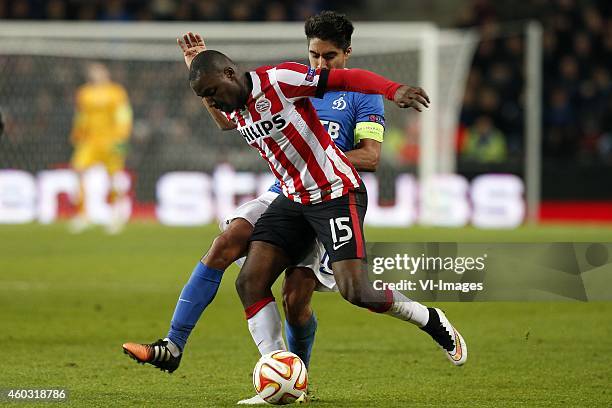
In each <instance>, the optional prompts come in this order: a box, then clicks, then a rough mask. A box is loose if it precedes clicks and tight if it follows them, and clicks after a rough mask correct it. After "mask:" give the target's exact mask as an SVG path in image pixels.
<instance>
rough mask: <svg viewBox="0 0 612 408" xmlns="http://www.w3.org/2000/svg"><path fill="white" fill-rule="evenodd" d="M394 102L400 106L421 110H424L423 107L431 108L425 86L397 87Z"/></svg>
mask: <svg viewBox="0 0 612 408" xmlns="http://www.w3.org/2000/svg"><path fill="white" fill-rule="evenodd" d="M393 102H395V104H396V105H397V106H399V107H400V108H413V109H415V110H417V111H419V112H422V111H423V108H429V96H427V94H426V93H425V91H424V90H423V88H415V87H412V86H408V85H402V86H401V87H399V88H398V89H397V91H396V92H395V96H394V97H393Z"/></svg>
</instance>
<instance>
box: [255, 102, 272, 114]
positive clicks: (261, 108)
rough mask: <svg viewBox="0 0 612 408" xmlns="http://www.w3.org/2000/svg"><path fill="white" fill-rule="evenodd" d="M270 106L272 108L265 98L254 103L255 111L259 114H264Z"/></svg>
mask: <svg viewBox="0 0 612 408" xmlns="http://www.w3.org/2000/svg"><path fill="white" fill-rule="evenodd" d="M270 106H272V103H270V101H269V100H267V99H266V98H261V99H259V100H258V101H257V102H255V110H256V111H257V112H259V113H264V112H267V111H269V110H270Z"/></svg>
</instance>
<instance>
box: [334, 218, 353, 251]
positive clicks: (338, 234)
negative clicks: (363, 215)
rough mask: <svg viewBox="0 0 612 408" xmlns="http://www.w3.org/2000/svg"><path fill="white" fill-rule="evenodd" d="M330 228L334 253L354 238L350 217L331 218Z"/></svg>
mask: <svg viewBox="0 0 612 408" xmlns="http://www.w3.org/2000/svg"><path fill="white" fill-rule="evenodd" d="M329 226H330V228H331V235H332V241H333V248H334V251H336V250H338V249H339V248H340V247H342V246H344V245H346V244H348V243H349V242H350V240H351V238H353V230H351V224H350V218H349V217H338V218H330V219H329Z"/></svg>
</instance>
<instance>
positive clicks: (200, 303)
mask: <svg viewBox="0 0 612 408" xmlns="http://www.w3.org/2000/svg"><path fill="white" fill-rule="evenodd" d="M222 277H223V271H220V270H217V269H213V268H210V267H208V266H206V265H204V264H203V263H202V262H198V265H197V266H196V267H195V268H194V270H193V272H192V273H191V277H190V278H189V281H188V282H187V284H186V285H185V287H184V288H183V291H182V292H181V296H179V300H178V301H177V302H176V309H174V315H173V316H172V322H171V323H170V331H169V332H168V338H169V339H170V340H172V342H173V343H174V344H176V345H177V346H179V347H180V348H181V350H183V349H184V348H185V343H187V338H188V337H189V335H190V334H191V331H192V330H193V328H194V327H195V325H196V323H197V322H198V320H199V319H200V316H201V315H202V312H204V309H206V307H207V306H208V305H209V304H210V302H212V300H213V299H214V298H215V295H216V294H217V289H219V284H220V283H221V278H222Z"/></svg>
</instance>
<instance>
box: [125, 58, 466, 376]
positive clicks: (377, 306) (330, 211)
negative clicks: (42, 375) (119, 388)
mask: <svg viewBox="0 0 612 408" xmlns="http://www.w3.org/2000/svg"><path fill="white" fill-rule="evenodd" d="M202 54H203V56H204V55H205V54H207V55H205V56H206V59H203V58H200V59H201V64H200V66H199V67H197V69H196V70H194V67H193V66H192V69H191V73H192V79H193V80H194V81H193V82H192V85H194V90H196V92H197V93H198V94H199V95H200V96H203V97H205V98H208V100H209V101H210V102H212V107H210V106H209V109H210V110H211V113H213V114H217V115H218V112H217V111H216V110H215V108H220V109H221V110H223V111H225V112H228V113H229V115H227V117H228V118H229V119H231V120H232V121H234V122H235V123H236V125H237V127H238V128H239V130H240V131H241V133H242V134H243V136H244V137H245V139H246V140H247V142H249V144H251V145H253V146H254V147H255V148H257V149H258V150H259V151H260V154H262V156H263V157H264V158H265V159H267V160H268V162H269V164H270V167H271V169H272V171H273V172H274V173H275V174H276V175H277V177H278V178H279V179H280V180H281V184H282V186H283V193H284V194H285V195H286V196H287V197H290V198H291V200H292V201H289V200H286V201H285V203H284V205H285V207H286V206H287V202H289V203H291V204H293V203H299V204H297V205H298V207H296V208H298V209H299V210H298V212H301V214H298V217H297V218H300V217H301V218H303V219H302V221H304V220H306V219H308V217H311V219H312V216H313V215H315V218H316V217H317V215H316V213H318V214H319V215H324V217H323V218H325V217H327V218H329V219H330V220H332V221H335V225H334V223H331V221H330V225H331V234H330V232H328V231H327V230H326V229H325V228H324V227H322V226H321V225H317V228H318V230H317V232H318V233H319V234H320V235H323V236H324V239H326V240H327V242H326V244H327V245H326V247H328V250H331V249H332V248H333V250H334V251H335V253H334V254H333V255H331V260H332V262H334V261H335V262H338V263H340V265H342V261H344V260H348V266H347V265H346V262H345V263H344V265H343V266H345V267H346V268H347V269H344V270H343V275H344V278H345V280H344V281H343V286H342V287H341V291H342V288H344V289H345V290H344V291H342V293H343V295H344V296H345V297H347V298H349V300H350V301H352V302H353V303H356V304H358V305H361V306H370V307H371V308H372V309H374V310H378V311H381V312H382V311H387V312H389V314H391V315H394V316H396V317H399V318H403V319H405V320H411V316H412V315H413V314H415V313H416V312H415V311H414V307H411V306H410V305H411V304H412V305H413V306H420V307H421V310H420V311H421V319H420V321H421V324H420V325H421V326H423V325H425V326H432V325H431V324H425V323H427V320H430V321H431V320H435V321H436V322H437V325H436V326H439V327H438V328H439V329H442V330H443V329H444V326H447V327H451V328H452V326H450V323H448V322H447V321H446V319H445V318H444V316H443V314H442V315H440V313H441V312H439V311H437V310H435V309H429V310H428V309H427V308H425V307H424V306H422V305H418V304H416V302H408V300H407V299H406V298H403V297H400V296H401V294H399V293H386V294H385V296H387V298H385V299H383V300H382V301H377V300H376V299H370V300H367V301H365V302H364V301H363V300H364V299H365V298H364V299H358V298H356V297H354V293H351V291H354V286H352V285H351V280H352V279H354V277H356V279H357V280H359V279H361V277H360V276H359V275H360V271H359V269H363V268H362V267H358V268H355V265H356V264H355V262H352V264H351V261H358V262H360V261H359V258H361V257H364V256H365V252H364V248H363V238H362V231H361V228H362V226H361V224H362V222H363V215H364V213H365V200H367V198H366V197H365V192H364V191H362V187H361V186H360V184H361V183H360V179H359V176H358V175H357V173H356V172H355V171H354V169H353V168H352V166H350V163H349V162H348V160H347V159H346V157H344V155H342V153H340V151H339V150H338V149H337V148H336V147H335V145H333V143H331V140H330V138H329V135H328V134H327V132H325V131H324V130H323V129H322V127H321V126H320V123H319V122H318V120H317V118H316V115H313V109H312V106H311V105H310V104H309V103H304V102H300V101H304V97H307V96H312V95H315V94H316V93H318V92H319V91H320V90H322V89H323V88H324V86H321V82H320V77H321V76H323V77H324V79H323V83H324V82H325V81H326V80H327V79H330V80H331V83H333V84H335V85H331V86H332V87H334V86H335V87H338V88H340V89H341V88H343V87H344V88H346V89H348V90H362V89H363V90H365V91H368V92H375V91H378V92H380V91H381V90H382V89H384V88H386V92H385V93H386V95H387V97H388V98H395V99H396V103H398V105H399V106H401V107H415V109H418V110H420V108H419V106H418V105H417V104H418V103H420V104H422V105H424V106H426V104H427V101H426V95H424V93H423V92H422V90H419V89H414V88H408V87H403V89H401V90H399V91H398V89H400V86H399V84H393V83H391V82H389V81H386V80H385V79H384V78H382V77H379V76H376V75H373V74H371V73H367V72H364V71H354V72H353V74H354V75H353V76H351V79H353V80H357V81H359V80H364V81H372V83H370V84H366V87H365V88H355V87H351V86H350V85H349V84H347V83H346V80H348V79H349V78H342V75H332V74H331V73H330V72H329V71H326V70H323V71H320V72H318V71H315V70H312V69H308V68H307V67H305V66H301V65H299V64H294V63H287V64H281V66H278V67H276V68H269V69H268V68H263V69H260V70H257V71H256V72H252V73H248V74H247V75H248V76H246V77H244V78H246V81H244V78H243V80H242V81H241V80H236V79H237V78H239V77H240V74H239V71H238V69H237V67H235V65H233V63H232V62H231V61H230V60H229V59H227V57H225V56H223V55H222V54H220V53H215V52H212V53H210V52H207V53H202ZM202 71H204V72H206V73H208V74H211V73H212V74H211V75H214V76H217V79H219V78H218V77H219V76H225V77H227V79H229V80H230V81H229V83H225V84H223V86H222V84H218V86H219V88H220V89H222V90H223V87H225V89H224V90H223V91H222V92H219V93H218V94H217V89H211V88H210V87H208V88H202V81H199V80H198V79H201V75H202ZM194 72H196V74H195V75H194ZM332 72H333V71H332ZM336 72H337V71H336ZM328 75H329V76H330V77H329V78H327V76H328ZM279 78H280V79H281V80H280V81H279ZM333 81H338V82H333ZM213 83H214V82H213ZM247 92H248V93H247ZM398 95H399V97H397V96H398ZM215 96H216V97H215ZM245 100H246V101H247V102H246V104H247V108H246V109H241V107H242V105H244V103H245V102H244V101H245ZM338 100H339V102H337V103H336V106H337V107H340V106H342V104H343V103H342V100H341V99H340V98H338ZM306 101H307V99H306ZM298 129H299V130H298ZM300 132H303V134H304V135H305V136H307V137H310V138H311V139H313V140H310V141H309V140H308V139H307V138H305V137H303V136H304V135H302V133H300ZM275 134H276V136H277V138H276V140H275V138H273V137H271V136H272V135H275ZM279 135H280V136H279ZM266 139H268V140H267V141H263V142H262V140H266ZM298 167H301V168H302V171H298ZM341 198H342V199H343V200H341ZM276 201H278V200H276ZM317 203H321V204H325V203H328V204H332V205H328V206H325V207H320V206H319V207H318V209H317V210H316V211H310V210H312V209H313V208H315V205H316V204H317ZM281 204H283V203H281ZM301 207H304V208H303V209H300V208H301ZM279 208H281V212H283V211H286V210H287V209H288V210H289V212H291V211H292V210H295V208H293V209H292V208H285V209H282V205H281V207H279ZM305 209H307V210H308V211H307V210H305ZM343 210H344V212H347V214H349V213H350V217H336V218H331V217H333V216H335V215H337V213H338V212H342V211H343ZM268 212H270V211H268ZM307 212H308V213H309V215H306V213H307ZM266 214H268V213H266ZM277 217H278V216H277ZM271 218H272V219H274V216H272V217H271ZM290 218H291V217H290ZM294 218H295V217H294ZM297 218H295V219H289V220H287V219H286V218H285V219H283V218H282V217H281V218H280V221H283V222H285V221H287V223H285V226H284V227H283V226H282V224H283V222H280V224H279V225H281V228H280V230H283V229H284V230H285V231H289V230H292V229H293V228H292V227H296V226H297V227H298V228H295V230H294V231H293V232H294V234H295V233H296V232H297V235H294V238H296V239H295V240H294V241H295V242H296V243H297V242H300V241H299V240H298V239H297V238H303V236H302V232H303V233H305V234H306V236H308V234H310V235H312V238H314V230H313V229H312V228H311V227H309V226H308V225H306V224H305V223H304V222H302V223H299V220H298V222H295V221H296V219H297ZM277 219H278V218H277ZM232 224H233V223H232ZM258 225H259V223H258ZM268 225H270V221H268ZM287 226H289V228H287ZM334 228H337V229H338V231H337V232H338V235H340V236H336V231H335V230H334ZM267 229H268V227H266V226H264V227H261V228H260V236H259V239H254V241H256V242H255V243H254V244H253V246H257V242H261V241H263V242H268V241H269V240H273V239H275V238H278V237H273V238H270V236H271V235H269V234H268V235H266V234H267V233H263V235H262V232H261V231H264V230H267ZM347 230H348V234H345V235H341V233H346V232H347ZM353 231H355V233H353ZM255 232H256V233H257V228H256V230H255ZM277 233H278V229H277ZM272 235H273V234H272ZM349 235H351V237H349ZM353 236H355V239H351V238H352V237H353ZM281 241H286V240H283V239H282V238H281ZM286 242H288V241H286ZM213 247H214V245H213ZM271 247H272V246H271ZM342 247H344V249H341V248H342ZM303 249H304V248H301V247H300V246H299V245H293V246H291V245H290V246H288V247H286V248H283V249H280V248H279V249H278V251H277V252H276V253H275V254H274V256H275V257H277V258H278V259H281V260H283V261H284V263H285V264H286V265H283V266H288V265H290V264H291V261H293V260H298V255H297V254H298V253H300V252H302V251H303ZM272 252H273V251H272ZM287 253H288V254H289V257H288V256H287ZM209 255H210V253H209ZM334 257H335V258H334ZM339 258H344V259H339ZM230 262H231V261H230ZM279 265H280V264H279ZM204 266H205V267H206V265H205V264H204ZM273 266H277V264H273ZM351 268H352V269H353V270H351ZM196 269H198V268H196ZM247 269H248V268H247ZM282 269H283V268H281V270H282ZM195 272H197V271H194V275H195ZM204 272H206V271H204ZM241 275H242V274H241ZM273 275H274V274H272V275H271V276H273ZM214 277H217V276H214ZM199 278H200V279H201V280H209V281H211V280H213V279H210V278H211V276H210V272H209V273H208V274H207V275H206V274H200V276H199ZM275 278H276V277H274V279H275ZM192 279H193V276H192ZM192 279H191V280H192ZM218 279H219V280H220V276H218ZM191 280H190V282H191ZM245 282H246V281H245V280H244V279H243V281H240V280H239V284H238V287H239V291H240V290H241V289H242V293H241V295H243V297H244V296H245V295H246V296H247V302H248V301H249V298H248V296H251V295H249V294H248V293H246V292H244V289H245V286H244V283H245ZM358 283H359V282H358ZM188 286H189V285H188ZM188 286H186V287H185V290H184V291H183V294H182V295H181V298H183V297H184V296H183V295H184V294H185V291H186V290H187V289H188ZM215 292H216V289H215ZM264 292H265V290H264ZM265 294H266V293H264V295H265ZM213 296H214V294H213ZM256 296H257V295H255V297H256ZM389 296H391V298H389ZM260 297H261V296H260ZM211 300H212V298H211ZM209 301H210V300H209ZM244 301H245V299H244V298H243V302H244ZM189 303H191V302H189ZM381 304H382V305H381ZM180 305H181V300H179V305H177V311H178V309H179V307H180ZM202 309H203V308H202ZM383 309H384V310H383ZM272 310H273V311H276V313H275V314H274V313H273V312H272V314H271V315H270V313H268V312H269V311H272ZM247 313H251V314H252V316H251V317H256V316H259V318H258V319H256V320H259V322H260V323H261V322H264V323H265V322H267V323H270V322H271V323H272V324H271V325H270V324H264V325H261V327H262V328H263V327H266V326H267V328H270V327H271V328H273V330H272V331H275V329H274V328H275V327H280V317H279V316H278V311H277V310H276V307H275V304H274V302H273V301H272V300H271V299H270V298H269V297H266V296H264V298H263V299H260V300H258V301H255V302H254V303H253V304H252V305H251V307H247ZM199 314H201V310H200V312H199V313H197V315H198V317H199ZM425 315H429V316H425ZM430 316H434V319H431V318H430ZM175 317H176V312H175ZM196 320H197V318H196ZM277 320H278V324H276V321H277ZM412 321H413V322H415V323H416V320H415V319H412ZM194 324H195V321H194ZM417 324H418V323H417ZM173 326H174V321H173ZM249 326H252V324H251V319H249ZM257 326H260V325H259V324H257ZM191 327H193V325H192V326H191ZM267 328H266V329H265V330H264V331H267ZM426 331H427V330H426ZM171 332H172V331H171ZM279 332H280V330H279ZM446 332H448V329H447V330H446ZM252 334H253V336H254V338H255V337H256V336H258V335H259V334H258V333H256V330H255V331H254V330H252ZM430 334H432V336H433V337H434V338H436V337H439V335H435V334H433V332H431V331H430ZM446 336H447V337H451V336H452V337H453V338H451V339H450V341H452V342H456V339H457V335H456V334H455V336H453V334H447V335H446ZM267 340H270V339H267ZM436 340H437V341H438V343H440V344H442V343H441V341H440V340H439V339H436ZM162 342H163V343H161V344H159V345H156V344H153V345H140V346H143V347H145V348H146V349H147V350H146V351H147V353H149V354H151V353H152V351H153V350H155V353H154V354H155V356H154V358H153V360H155V361H153V362H152V361H147V360H145V359H143V358H141V357H139V356H138V354H139V353H138V352H136V353H134V352H133V350H129V347H128V348H127V349H126V351H127V352H128V353H130V354H132V355H133V356H134V357H136V358H137V359H139V360H140V361H147V362H151V363H152V364H154V365H156V366H158V367H160V366H161V364H159V363H163V362H170V361H172V360H177V363H176V365H175V367H174V368H173V369H175V368H176V366H178V361H179V360H180V355H179V356H178V358H177V356H176V355H175V353H169V352H168V351H169V350H168V347H167V346H168V345H170V344H171V343H173V342H169V341H167V340H164V341H162ZM280 342H281V343H282V337H280ZM263 343H266V344H264V347H269V346H270V344H269V343H270V341H266V339H264V341H263ZM272 343H273V344H274V348H284V344H280V343H278V342H276V343H275V340H273V341H272ZM162 346H163V348H162ZM276 346H282V347H276ZM124 348H125V346H124ZM158 348H159V349H160V350H158ZM456 348H459V347H456ZM136 351H138V350H136ZM170 351H172V350H171V349H170ZM447 351H448V350H447ZM145 354H146V353H145ZM170 354H172V356H170ZM449 355H450V354H449ZM156 362H157V364H156ZM160 368H164V367H160ZM166 369H167V370H168V371H172V370H173V369H172V370H170V369H169V368H168V367H166Z"/></svg>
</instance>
